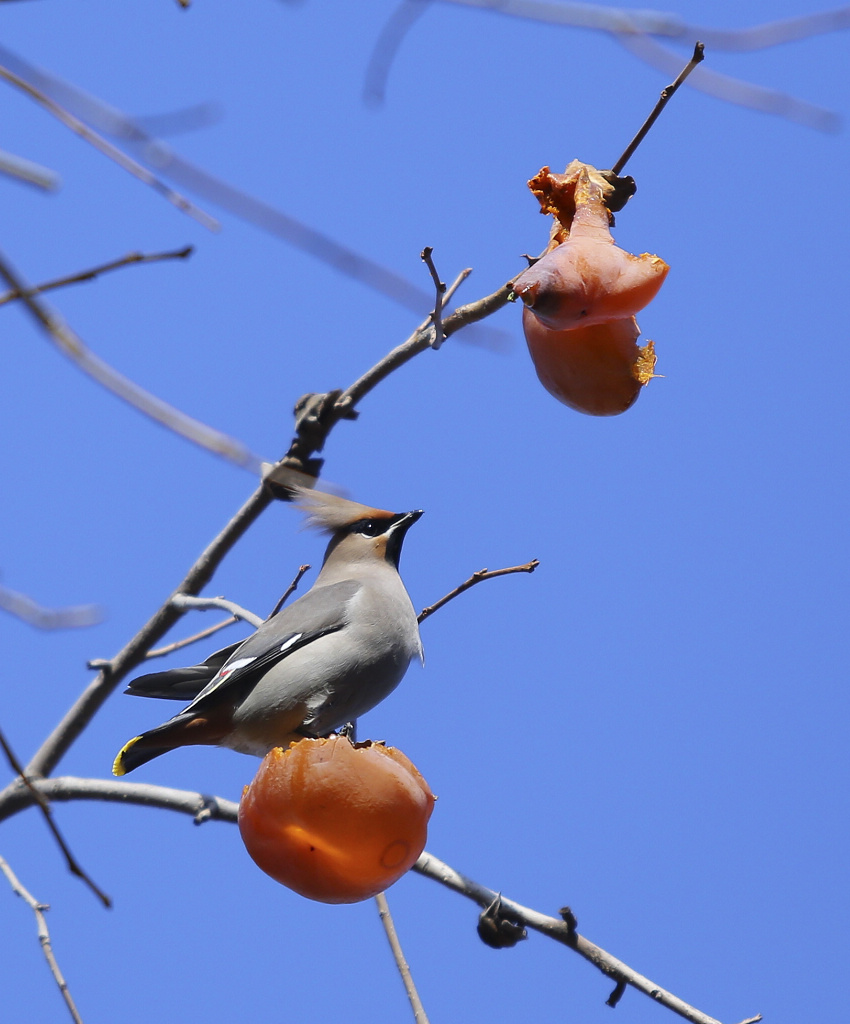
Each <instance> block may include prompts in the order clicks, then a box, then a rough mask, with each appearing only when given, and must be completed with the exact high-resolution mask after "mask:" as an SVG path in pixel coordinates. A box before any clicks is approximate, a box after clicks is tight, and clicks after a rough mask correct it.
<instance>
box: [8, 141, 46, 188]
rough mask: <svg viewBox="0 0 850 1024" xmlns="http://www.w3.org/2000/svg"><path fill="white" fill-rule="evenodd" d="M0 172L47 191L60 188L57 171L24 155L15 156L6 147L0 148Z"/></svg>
mask: <svg viewBox="0 0 850 1024" xmlns="http://www.w3.org/2000/svg"><path fill="white" fill-rule="evenodd" d="M0 174H8V175H9V176H10V177H12V178H17V180H18V181H23V182H26V184H27V185H34V186H35V187H36V188H40V189H43V190H44V191H45V192H55V191H56V189H58V188H59V184H60V178H59V175H58V174H57V173H56V172H55V171H51V170H50V168H49V167H42V166H41V164H34V163H33V162H32V161H31V160H24V158H23V157H20V156H15V154H14V153H9V152H7V151H6V150H5V149H0Z"/></svg>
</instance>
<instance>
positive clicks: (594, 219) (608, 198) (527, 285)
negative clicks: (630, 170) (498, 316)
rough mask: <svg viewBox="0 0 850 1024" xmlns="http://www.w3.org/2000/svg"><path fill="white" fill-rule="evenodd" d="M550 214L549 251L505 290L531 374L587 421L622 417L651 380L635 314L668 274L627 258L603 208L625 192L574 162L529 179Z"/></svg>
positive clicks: (642, 259) (654, 260)
mask: <svg viewBox="0 0 850 1024" xmlns="http://www.w3.org/2000/svg"><path fill="white" fill-rule="evenodd" d="M528 185H529V188H530V189H531V191H532V192H533V193H534V195H535V196H536V197H537V199H538V200H539V202H540V207H541V212H542V213H544V214H547V215H551V216H552V217H553V218H554V222H553V226H552V231H551V234H550V241H549V247H548V249H547V251H546V252H545V253H544V255H543V256H542V257H541V258H540V259H539V260H536V261H535V262H534V263H533V264H532V266H530V267H529V268H528V269H527V270H525V271H523V273H521V274H520V275H519V277H517V278H516V279H515V280H514V281H513V282H512V285H511V288H512V291H513V293H514V295H515V296H516V297H517V298H520V299H522V301H523V304H524V306H525V308H524V309H523V311H522V325H523V330H524V332H525V339H526V341H527V343H528V351H529V353H530V354H531V358H532V360H533V362H534V368H535V370H536V371H537V376H538V377H539V378H540V381H541V383H542V384H543V386H544V387H545V388H546V390H547V391H548V392H549V393H550V394H552V395H554V396H555V398H557V399H558V400H559V401H561V402H563V403H564V404H565V405H569V406H570V407H571V408H573V409H576V410H578V411H579V412H584V413H588V414H589V415H591V416H616V415H617V414H618V413H621V412H625V411H626V409H628V408H629V407H630V406H631V405H633V404H634V402H635V399H636V398H637V396H638V395H639V394H640V389H641V386H642V385H644V384H646V383H647V382H648V381H649V380H650V379H651V378H652V377H653V376H655V373H654V372H653V371H654V368H655V350H654V347H653V344H652V342H651V341H650V342H648V343H647V344H646V345H645V346H643V347H640V346H638V344H637V339H638V337H639V335H640V329H639V328H638V325H637V322H636V320H635V316H634V315H635V313H637V312H638V311H639V310H641V309H643V308H644V306H646V305H647V303H649V302H651V301H652V299H653V298H655V296H656V295H657V293H658V290H659V288H660V287H661V285H662V284H663V282H664V278H665V277H666V276H667V272H668V270H669V269H670V268H669V267H668V266H667V264H666V263H665V262H664V261H663V260H662V259H659V257H658V256H651V255H650V254H649V253H644V254H643V255H642V256H633V255H631V253H628V252H626V251H625V250H624V249H620V248H618V247H617V246H616V245H615V244H614V239H613V238H612V237H611V224H612V222H613V217H612V216H611V214H610V212H609V206H611V207H612V208H613V209H621V208H622V206H623V204H624V203H625V202H626V201H627V200H628V198H629V196H631V195H632V194H633V193H634V182H633V180H632V179H622V178H617V177H616V175H614V174H613V172H611V171H598V170H597V169H596V168H595V167H591V166H590V164H583V163H581V162H579V161H578V160H574V161H573V162H572V163H571V164H570V165H569V166H568V167H567V169H566V171H565V173H564V174H553V173H552V172H551V171H550V170H549V168H548V167H544V168H543V169H542V170H541V171H540V172H539V173H538V174H537V175H535V177H534V178H532V179H531V181H529V183H528Z"/></svg>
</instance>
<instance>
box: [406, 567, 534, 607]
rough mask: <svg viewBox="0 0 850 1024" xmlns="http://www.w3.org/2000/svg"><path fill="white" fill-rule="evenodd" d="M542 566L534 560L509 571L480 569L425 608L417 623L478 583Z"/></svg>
mask: <svg viewBox="0 0 850 1024" xmlns="http://www.w3.org/2000/svg"><path fill="white" fill-rule="evenodd" d="M538 565H540V561H539V560H538V559H537V558H534V559H532V560H531V561H530V562H526V563H525V565H512V566H510V567H509V568H507V569H492V570H491V569H479V570H478V572H474V573H473V574H472V575H471V576H470V577H469V579H468V580H465V581H464V582H463V583H461V584H460V586H459V587H455V588H454V590H452V591H450V592H449V593H448V594H446V596H445V597H441V598H440V600H439V601H436V602H435V603H434V604H429V605H428V607H427V608H423V609H422V611H421V612H420V613H419V617H418V618H417V620H416V621H417V622H419V623H422V622H424V621H425V620H426V619H427V618H428V616H429V615H433V614H434V612H436V611H439V610H440V608H442V607H443V605H445V604H448V603H449V601H452V600H454V598H456V597H458V595H460V594H462V593H463V592H464V591H465V590H469V588H470V587H474V586H475V584H476V583H483V582H484V580H492V579H495V578H496V577H497V576H508V575H509V574H510V573H514V572H534V570H535V569H536V568H537V566H538Z"/></svg>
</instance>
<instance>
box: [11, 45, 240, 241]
mask: <svg viewBox="0 0 850 1024" xmlns="http://www.w3.org/2000/svg"><path fill="white" fill-rule="evenodd" d="M0 78H5V80H6V81H7V82H9V83H10V84H11V85H14V86H15V87H16V88H18V89H20V90H21V91H22V92H25V93H26V94H27V96H29V97H30V98H31V99H34V100H35V101H36V102H37V103H40V104H41V105H42V106H43V107H44V108H45V110H48V111H49V112H50V113H51V114H53V116H54V117H56V118H58V119H59V120H60V121H61V122H62V124H64V125H65V127H66V128H70V129H71V131H72V132H74V133H75V134H77V135H79V136H80V138H82V139H85V141H86V142H88V143H90V144H91V145H92V146H94V147H95V149H99V150H100V152H101V153H103V154H104V156H108V157H109V158H110V160H114V161H115V163H117V164H118V166H119V167H122V168H123V169H124V170H125V171H129V172H130V174H132V175H133V176H134V177H135V178H138V179H139V181H142V182H144V183H145V184H146V185H149V186H150V187H151V188H152V189H154V190H155V191H157V192H159V194H160V195H162V196H164V197H165V198H166V199H167V200H168V202H169V203H171V204H172V205H173V206H176V207H177V209H178V210H182V211H183V213H188V214H189V216H190V217H193V218H194V219H195V220H196V221H197V222H198V223H199V224H202V225H203V226H204V227H205V228H209V230H210V231H218V230H219V228H220V227H221V225H220V224H219V222H218V221H217V220H216V219H215V217H211V216H210V215H209V214H208V213H205V212H204V211H203V210H202V209H201V208H200V207H199V206H195V204H194V203H193V202H191V201H190V200H188V199H187V198H186V197H185V196H184V195H181V194H180V193H179V192H177V191H175V190H174V189H173V188H171V186H170V185H166V184H165V182H164V181H161V180H160V179H159V178H157V176H156V175H155V174H151V172H150V171H149V170H148V169H147V168H146V167H142V165H141V164H140V163H137V162H136V161H135V160H133V159H132V157H129V156H127V154H126V153H123V152H122V151H121V150H120V149H118V147H117V146H113V145H112V143H111V142H107V141H106V139H104V138H103V136H102V135H98V133H97V132H96V131H94V130H93V129H92V128H89V127H88V125H86V124H83V122H82V121H80V120H79V118H76V117H74V115H73V114H70V113H69V112H68V111H67V110H65V108H64V107H61V106H60V105H59V104H58V103H57V102H56V101H55V100H52V99H50V97H49V96H46V95H45V94H44V93H43V92H42V91H41V90H40V89H36V87H35V86H34V85H30V83H29V82H27V81H25V80H24V79H23V78H21V77H20V76H18V75H16V74H15V72H14V71H10V70H9V69H8V68H5V67H3V66H2V65H0Z"/></svg>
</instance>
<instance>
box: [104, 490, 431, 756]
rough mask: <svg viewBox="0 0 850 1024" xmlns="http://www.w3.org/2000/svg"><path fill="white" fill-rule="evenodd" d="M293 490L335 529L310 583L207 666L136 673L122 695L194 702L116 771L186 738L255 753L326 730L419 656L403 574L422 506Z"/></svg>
mask: <svg viewBox="0 0 850 1024" xmlns="http://www.w3.org/2000/svg"><path fill="white" fill-rule="evenodd" d="M295 490H296V501H297V503H298V504H299V505H300V506H301V508H302V510H303V511H305V512H306V513H307V516H308V519H307V523H308V525H310V526H314V527H317V528H319V529H321V530H323V531H324V532H326V533H329V534H330V536H331V539H330V543H329V544H328V547H327V551H326V552H325V559H324V563H323V565H322V570H321V572H320V573H319V575H318V578H317V579H316V582H315V584H314V585H313V587H312V588H311V589H310V590H309V591H308V592H307V593H306V594H305V595H304V596H303V597H300V598H299V599H298V600H297V601H294V602H293V603H292V604H291V605H287V606H285V607H284V608H282V609H281V610H280V611H279V612H278V613H277V614H276V615H273V616H272V617H271V618H270V619H267V620H266V621H265V622H264V623H263V624H262V625H261V626H260V628H259V629H258V630H257V631H256V633H254V634H253V636H250V637H248V639H247V640H244V641H241V642H239V643H237V644H232V645H231V646H230V647H226V648H224V650H221V651H217V652H216V653H215V654H213V655H211V656H210V657H209V658H207V660H206V661H205V662H204V663H203V664H202V665H196V666H194V667H192V668H182V669H181V668H178V669H170V670H168V671H166V672H154V673H152V674H150V675H145V676H140V677H139V678H138V679H135V680H133V682H132V683H131V684H130V685H129V687H128V688H127V690H126V691H125V692H126V693H130V694H134V695H137V696H141V697H165V698H169V699H177V700H181V699H182V700H186V699H189V698H194V699H193V700H192V702H191V704H189V706H188V707H187V708H186V709H185V710H183V711H181V712H180V714H179V715H176V716H175V717H174V718H172V719H171V720H170V721H168V722H166V723H165V724H164V725H160V726H157V727H156V728H155V729H149V730H148V731H147V732H145V733H142V735H141V736H136V737H135V738H134V739H132V740H130V742H129V743H127V744H126V745H125V746H124V747H123V748H122V749H121V752H120V753H119V754H118V756H117V757H116V758H115V763H114V765H113V768H112V770H113V772H114V773H115V774H116V775H125V774H126V773H127V772H131V771H133V770H134V769H135V768H138V767H139V766H140V765H143V764H145V763H146V762H147V761H150V760H151V759H152V758H154V757H158V756H159V755H160V754H164V753H166V751H169V750H173V749H174V748H175V747H183V746H187V745H189V744H209V745H212V746H220V747H229V748H230V749H231V750H237V751H240V752H241V753H245V754H255V755H257V756H259V757H262V756H264V755H265V754H266V753H267V752H268V751H269V750H271V749H272V747H277V746H285V745H286V744H288V743H289V742H291V741H292V740H297V739H300V738H302V737H304V736H326V735H328V734H329V733H330V732H332V731H333V730H334V729H336V728H338V727H339V726H341V725H344V724H345V723H346V722H350V721H353V720H354V719H356V718H358V717H359V716H360V715H362V714H364V713H365V712H367V711H369V710H370V708H373V707H374V706H375V705H376V704H378V703H379V702H380V701H382V700H383V699H384V697H386V696H387V695H388V694H389V693H390V692H391V691H392V690H394V689H395V687H396V686H397V685H398V684H399V683H400V682H401V679H402V677H403V676H404V674H405V672H406V671H407V667H408V665H409V664H410V662H411V660H412V659H413V658H419V659H420V660H421V659H422V643H421V641H420V639H419V626H418V623H417V621H416V614H415V612H414V610H413V605H412V604H411V603H410V598H409V597H408V595H407V591H406V590H405V589H404V584H403V583H402V581H401V578H400V576H399V574H398V560H399V555H400V554H401V547H402V542H403V541H404V536H405V534H406V533H407V531H408V529H409V528H410V527H411V526H412V525H413V524H414V523H415V522H416V520H417V519H419V517H420V516H421V515H422V512H421V511H417V512H400V513H393V512H386V511H384V510H382V509H377V508H369V507H368V506H366V505H359V504H357V503H356V502H353V501H347V500H346V499H344V498H339V497H336V496H334V495H330V494H321V493H318V492H316V491H311V490H308V489H306V488H297V489H295Z"/></svg>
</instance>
